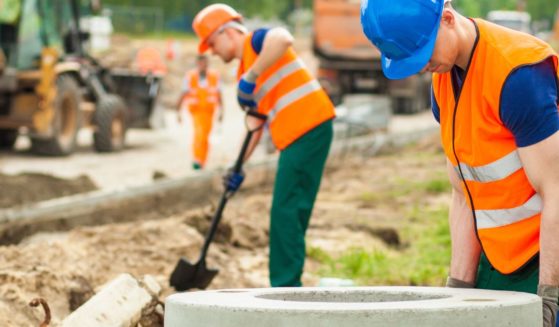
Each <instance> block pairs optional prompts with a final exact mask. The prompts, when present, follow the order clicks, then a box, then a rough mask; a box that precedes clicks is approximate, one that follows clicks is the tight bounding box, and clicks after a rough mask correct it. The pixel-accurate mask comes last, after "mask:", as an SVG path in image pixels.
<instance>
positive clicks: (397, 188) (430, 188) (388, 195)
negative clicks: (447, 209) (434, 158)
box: [358, 174, 451, 204]
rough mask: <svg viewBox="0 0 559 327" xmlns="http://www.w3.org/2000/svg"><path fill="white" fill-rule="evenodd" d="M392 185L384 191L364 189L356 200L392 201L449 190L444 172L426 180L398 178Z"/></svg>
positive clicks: (372, 201)
mask: <svg viewBox="0 0 559 327" xmlns="http://www.w3.org/2000/svg"><path fill="white" fill-rule="evenodd" d="M394 184H395V185H394V186H392V187H391V189H390V190H388V191H386V192H372V191H366V192H363V193H361V194H360V195H359V196H358V200H359V201H361V202H363V203H366V204H373V203H382V202H387V201H388V203H393V202H394V201H391V200H397V199H398V198H400V197H405V196H412V195H415V197H421V196H422V195H424V194H431V195H436V194H443V193H448V192H450V190H451V186H450V182H449V181H448V177H447V176H446V175H445V174H436V175H435V176H434V177H432V179H429V180H427V181H410V180H406V179H402V178H398V179H396V180H395V181H394Z"/></svg>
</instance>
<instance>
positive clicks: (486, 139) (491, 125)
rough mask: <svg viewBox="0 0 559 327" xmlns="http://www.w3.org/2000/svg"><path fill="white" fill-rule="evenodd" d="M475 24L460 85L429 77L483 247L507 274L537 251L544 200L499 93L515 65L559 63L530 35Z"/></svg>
mask: <svg viewBox="0 0 559 327" xmlns="http://www.w3.org/2000/svg"><path fill="white" fill-rule="evenodd" d="M474 22H475V24H476V26H477V27H476V28H477V29H478V31H479V37H478V40H477V44H476V48H475V50H474V53H473V56H472V58H471V61H470V64H469V68H468V70H467V72H466V77H465V80H464V83H463V86H462V90H461V91H458V90H454V89H453V83H452V77H451V73H450V72H448V73H444V74H434V75H433V91H434V94H435V99H436V101H437V104H438V105H439V107H440V122H441V137H442V143H443V146H444V150H445V154H446V156H447V157H448V159H449V160H450V162H451V163H452V165H453V166H454V168H455V170H456V172H457V173H458V176H460V178H461V180H462V188H463V190H464V194H465V196H466V202H467V203H468V205H469V206H470V209H471V210H472V212H473V214H474V218H475V225H476V230H477V235H478V238H479V240H480V242H481V246H482V248H483V251H484V253H485V254H486V256H487V258H488V260H489V262H490V263H491V265H492V266H493V267H494V268H495V269H497V270H498V271H499V272H501V273H502V274H511V273H513V272H515V271H517V270H518V269H520V268H522V267H523V266H524V265H525V264H526V263H527V262H528V261H530V260H531V259H532V258H534V257H535V256H536V255H537V254H538V253H539V239H540V237H539V235H540V217H541V211H542V200H541V198H540V195H539V194H538V193H537V192H536V190H534V188H533V187H532V185H531V184H530V181H529V180H528V177H527V176H526V173H525V171H524V168H523V166H522V162H521V161H520V157H519V154H518V149H517V146H516V143H515V138H514V135H513V134H512V132H511V131H510V130H509V129H507V128H506V127H505V125H504V123H503V122H502V121H501V118H500V104H501V98H500V97H501V92H502V89H503V85H504V84H505V82H506V80H507V78H508V77H509V76H510V75H511V74H512V73H513V72H514V71H515V70H516V69H518V68H519V67H522V66H526V65H532V64H537V63H540V62H542V61H544V60H546V59H548V58H550V57H551V58H554V62H555V71H556V72H557V64H558V60H557V55H556V54H555V53H554V52H553V50H552V49H551V48H550V47H549V45H547V44H546V43H544V42H542V41H540V40H538V39H536V38H534V37H531V36H528V35H526V34H522V33H520V32H515V31H512V30H509V29H505V28H503V27H500V26H497V25H494V24H492V23H489V22H486V21H484V20H480V19H476V20H475V21H474ZM558 77H559V75H558ZM538 109H539V108H526V110H538Z"/></svg>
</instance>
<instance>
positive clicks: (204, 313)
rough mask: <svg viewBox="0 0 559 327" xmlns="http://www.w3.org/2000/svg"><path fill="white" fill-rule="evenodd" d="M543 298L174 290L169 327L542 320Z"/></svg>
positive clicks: (410, 291)
mask: <svg viewBox="0 0 559 327" xmlns="http://www.w3.org/2000/svg"><path fill="white" fill-rule="evenodd" d="M541 325H542V317H541V300H540V298H539V297H538V296H536V295H533V294H527V293H518V292H499V291H488V290H478V289H453V288H438V287H351V288H277V289H250V290H248V289H245V290H217V291H203V292H189V293H180V294H175V295H172V296H169V297H168V298H167V300H166V305H165V326H166V327H183V326H184V327H186V326H189V327H198V326H200V327H201V326H220V327H241V326H243V327H244V326H266V327H275V326H277V327H283V326H285V327H307V326H321V327H338V326H344V327H354V326H355V327H357V326H359V327H362V326H379V327H380V326H383V327H384V326H403V327H406V326H410V327H412V326H413V327H419V326H429V327H438V326H445V327H446V326H454V327H462V326H464V327H465V326H478V327H480V326H492V327H498V326H509V327H511V326H513V327H514V326H518V327H520V326H541Z"/></svg>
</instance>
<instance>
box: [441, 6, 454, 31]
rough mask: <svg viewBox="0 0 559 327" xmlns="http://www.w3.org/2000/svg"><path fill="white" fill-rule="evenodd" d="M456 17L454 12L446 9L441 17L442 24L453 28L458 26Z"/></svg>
mask: <svg viewBox="0 0 559 327" xmlns="http://www.w3.org/2000/svg"><path fill="white" fill-rule="evenodd" d="M454 15H455V13H454V12H453V11H452V10H450V9H447V8H445V9H444V10H443V15H442V17H441V24H442V25H446V26H447V27H453V26H454V24H456V17H455V16H454Z"/></svg>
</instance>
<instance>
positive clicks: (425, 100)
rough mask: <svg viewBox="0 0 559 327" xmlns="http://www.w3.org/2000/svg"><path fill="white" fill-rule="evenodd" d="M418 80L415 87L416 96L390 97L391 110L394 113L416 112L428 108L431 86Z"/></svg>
mask: <svg viewBox="0 0 559 327" xmlns="http://www.w3.org/2000/svg"><path fill="white" fill-rule="evenodd" d="M425 83H426V82H423V81H419V82H418V83H417V84H418V85H417V87H416V92H415V94H416V96H415V97H413V98H409V97H394V98H392V112H394V113H395V114H408V115H409V114H416V113H418V112H422V111H424V110H426V109H427V108H429V104H430V101H431V88H430V84H428V85H427V84H425Z"/></svg>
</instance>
